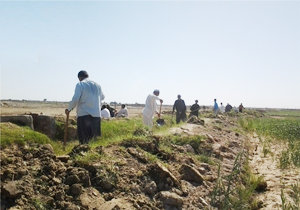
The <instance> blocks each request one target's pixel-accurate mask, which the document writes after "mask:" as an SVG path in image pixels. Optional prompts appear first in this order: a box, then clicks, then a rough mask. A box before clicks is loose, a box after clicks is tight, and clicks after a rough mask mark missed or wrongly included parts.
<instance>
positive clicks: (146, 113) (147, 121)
mask: <svg viewBox="0 0 300 210" xmlns="http://www.w3.org/2000/svg"><path fill="white" fill-rule="evenodd" d="M158 96H159V90H154V91H153V94H150V95H148V97H147V99H146V103H145V108H144V109H143V122H144V125H146V126H148V127H149V128H150V130H151V129H152V126H153V117H154V115H155V114H157V115H158V117H160V114H159V113H158V111H157V104H156V100H159V101H160V103H161V104H162V103H163V100H162V99H160V98H159V97H158Z"/></svg>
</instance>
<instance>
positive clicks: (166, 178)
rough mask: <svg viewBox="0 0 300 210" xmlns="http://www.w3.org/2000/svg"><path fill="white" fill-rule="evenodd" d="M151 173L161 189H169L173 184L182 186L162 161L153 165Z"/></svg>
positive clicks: (150, 169)
mask: <svg viewBox="0 0 300 210" xmlns="http://www.w3.org/2000/svg"><path fill="white" fill-rule="evenodd" d="M149 174H150V176H151V177H152V178H153V179H154V181H155V182H156V184H157V187H158V189H159V190H169V189H171V188H172V187H173V186H175V187H178V188H180V187H181V186H180V183H179V181H178V180H177V178H176V177H175V176H174V175H173V174H172V173H171V172H170V171H169V170H168V169H167V168H166V167H165V166H163V165H162V164H160V163H156V164H154V165H152V166H151V167H150V168H149Z"/></svg>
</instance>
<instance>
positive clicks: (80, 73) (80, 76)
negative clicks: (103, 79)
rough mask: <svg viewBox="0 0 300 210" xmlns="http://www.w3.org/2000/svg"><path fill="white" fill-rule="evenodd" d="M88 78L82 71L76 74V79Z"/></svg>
mask: <svg viewBox="0 0 300 210" xmlns="http://www.w3.org/2000/svg"><path fill="white" fill-rule="evenodd" d="M88 77H89V75H88V73H87V72H86V71H84V70H81V71H80V72H78V78H84V79H85V78H88Z"/></svg>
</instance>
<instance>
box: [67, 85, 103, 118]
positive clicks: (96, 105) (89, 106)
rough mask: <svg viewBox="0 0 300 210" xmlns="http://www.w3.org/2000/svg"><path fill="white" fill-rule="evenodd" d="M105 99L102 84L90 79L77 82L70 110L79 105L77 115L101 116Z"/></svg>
mask: <svg viewBox="0 0 300 210" xmlns="http://www.w3.org/2000/svg"><path fill="white" fill-rule="evenodd" d="M103 100H104V95H103V93H102V90H101V87H100V85H98V84H97V83H96V82H93V81H91V80H89V79H84V80H82V81H80V82H78V83H77V85H76V87H75V93H74V96H73V98H72V101H70V103H69V108H68V110H69V111H71V110H72V109H74V108H75V106H77V117H80V116H85V115H91V116H93V117H101V101H103Z"/></svg>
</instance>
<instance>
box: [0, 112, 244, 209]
mask: <svg viewBox="0 0 300 210" xmlns="http://www.w3.org/2000/svg"><path fill="white" fill-rule="evenodd" d="M204 121H205V125H204V126H203V125H195V124H185V125H183V126H181V127H177V128H174V129H172V130H171V131H170V134H171V136H177V137H178V138H179V142H180V143H178V142H177V143H176V142H175V141H173V140H172V138H171V137H168V136H163V135H157V136H148V137H147V138H144V137H143V138H142V137H141V139H139V137H138V136H137V137H135V138H132V139H124V140H123V141H122V142H121V143H119V144H114V145H110V146H107V147H98V148H95V149H92V150H91V148H89V146H87V145H81V146H77V147H75V148H74V149H73V150H72V152H71V153H70V154H69V155H68V156H61V157H57V156H56V155H55V154H54V152H53V149H52V147H51V146H50V145H26V146H11V147H8V148H6V149H2V150H1V207H2V208H4V209H8V208H11V209H38V208H40V209H41V208H44V209H70V210H71V209H204V208H211V207H212V206H211V203H212V202H211V193H212V191H213V189H214V186H215V181H216V179H217V176H218V166H217V164H216V163H218V162H219V163H221V164H222V168H221V169H222V174H224V175H226V174H230V173H231V170H232V167H233V163H234V159H235V157H236V156H237V154H238V153H239V152H240V151H241V149H243V144H244V142H245V140H246V137H245V136H243V135H241V134H240V133H237V132H235V131H234V128H235V125H234V121H232V120H231V119H230V118H222V119H205V120H204ZM194 136H196V137H195V138H194ZM197 136H198V137H199V136H201V137H199V138H198V137H197ZM186 140H188V141H186ZM95 157H97V158H95Z"/></svg>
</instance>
